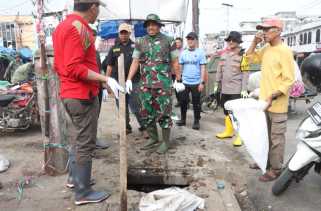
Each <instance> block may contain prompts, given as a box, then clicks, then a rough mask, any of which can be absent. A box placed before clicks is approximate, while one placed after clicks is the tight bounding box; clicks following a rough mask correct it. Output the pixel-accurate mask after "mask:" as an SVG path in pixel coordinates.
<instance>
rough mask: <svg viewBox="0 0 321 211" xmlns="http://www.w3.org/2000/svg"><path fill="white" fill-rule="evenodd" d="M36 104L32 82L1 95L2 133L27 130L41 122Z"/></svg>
mask: <svg viewBox="0 0 321 211" xmlns="http://www.w3.org/2000/svg"><path fill="white" fill-rule="evenodd" d="M36 102H37V101H36V92H35V90H34V88H33V86H32V82H27V83H21V84H18V85H16V86H14V87H11V88H9V89H8V90H6V91H3V92H2V93H0V131H2V132H10V131H15V130H26V129H28V128H29V127H30V126H31V125H32V124H35V123H37V122H39V115H38V109H37V103H36Z"/></svg>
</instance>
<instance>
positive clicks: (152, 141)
mask: <svg viewBox="0 0 321 211" xmlns="http://www.w3.org/2000/svg"><path fill="white" fill-rule="evenodd" d="M146 131H147V133H148V135H149V139H148V141H147V143H146V144H144V146H143V147H142V148H141V150H148V149H150V148H153V147H155V145H156V144H158V143H159V138H158V132H157V126H156V124H154V125H151V126H150V127H147V129H146Z"/></svg>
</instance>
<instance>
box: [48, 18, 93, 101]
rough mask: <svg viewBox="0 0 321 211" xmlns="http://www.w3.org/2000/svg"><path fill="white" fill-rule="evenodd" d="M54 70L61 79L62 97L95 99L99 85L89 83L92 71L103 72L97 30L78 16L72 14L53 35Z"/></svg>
mask: <svg viewBox="0 0 321 211" xmlns="http://www.w3.org/2000/svg"><path fill="white" fill-rule="evenodd" d="M52 37H53V48H54V54H55V59H54V68H55V70H56V72H57V73H58V76H59V80H60V97H61V98H73V99H91V98H93V97H95V96H97V95H98V90H99V83H98V82H93V81H88V80H87V75H88V70H92V71H95V72H97V73H99V70H98V65H97V60H96V49H95V43H94V42H95V40H94V36H93V31H92V29H91V28H90V27H89V25H88V22H87V21H86V20H84V19H83V18H82V17H80V16H79V15H76V14H71V15H68V16H67V18H66V19H65V20H64V21H63V22H61V23H60V24H59V25H58V26H57V28H56V30H55V32H54V34H53V36H52Z"/></svg>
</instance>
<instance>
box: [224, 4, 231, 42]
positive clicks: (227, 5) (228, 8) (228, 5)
mask: <svg viewBox="0 0 321 211" xmlns="http://www.w3.org/2000/svg"><path fill="white" fill-rule="evenodd" d="M222 5H223V6H224V7H226V16H227V17H226V18H227V20H226V22H227V23H226V32H225V33H226V36H227V35H228V32H229V29H230V8H232V7H233V5H232V4H227V3H222Z"/></svg>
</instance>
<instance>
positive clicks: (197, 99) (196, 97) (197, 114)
mask: <svg viewBox="0 0 321 211" xmlns="http://www.w3.org/2000/svg"><path fill="white" fill-rule="evenodd" d="M184 85H185V90H184V91H183V92H181V93H179V99H180V103H181V116H182V118H186V112H187V107H188V103H189V94H190V93H191V94H192V103H193V110H194V119H195V120H199V119H201V92H199V91H198V86H199V85H198V84H197V85H187V84H184Z"/></svg>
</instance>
